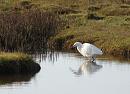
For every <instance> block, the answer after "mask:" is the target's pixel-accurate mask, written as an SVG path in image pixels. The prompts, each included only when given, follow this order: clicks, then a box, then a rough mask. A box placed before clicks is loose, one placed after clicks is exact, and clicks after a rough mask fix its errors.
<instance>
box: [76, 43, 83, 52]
mask: <svg viewBox="0 0 130 94" xmlns="http://www.w3.org/2000/svg"><path fill="white" fill-rule="evenodd" d="M81 48H82V44H81V45H78V46H77V50H78V51H79V52H81Z"/></svg>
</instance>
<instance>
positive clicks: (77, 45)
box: [73, 42, 82, 47]
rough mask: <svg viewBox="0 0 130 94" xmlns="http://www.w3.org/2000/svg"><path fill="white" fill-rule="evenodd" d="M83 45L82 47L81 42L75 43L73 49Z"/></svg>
mask: <svg viewBox="0 0 130 94" xmlns="http://www.w3.org/2000/svg"><path fill="white" fill-rule="evenodd" d="M81 45H82V43H81V42H75V43H74V45H73V47H79V46H81Z"/></svg>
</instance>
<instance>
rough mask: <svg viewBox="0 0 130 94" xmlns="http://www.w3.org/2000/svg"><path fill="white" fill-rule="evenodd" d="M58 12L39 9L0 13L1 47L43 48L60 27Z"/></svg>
mask: <svg viewBox="0 0 130 94" xmlns="http://www.w3.org/2000/svg"><path fill="white" fill-rule="evenodd" d="M60 22H61V21H60V19H59V17H58V16H57V15H56V14H52V13H50V12H43V11H41V10H39V9H35V10H29V11H24V12H15V11H13V12H12V11H11V12H6V13H5V12H4V13H1V14H0V49H1V50H4V51H14V50H15V51H29V50H36V49H42V48H43V47H44V46H45V45H46V42H47V39H48V38H49V37H50V36H51V35H54V34H55V33H56V32H57V31H58V29H59V27H60V26H59V25H60V24H59V23H60Z"/></svg>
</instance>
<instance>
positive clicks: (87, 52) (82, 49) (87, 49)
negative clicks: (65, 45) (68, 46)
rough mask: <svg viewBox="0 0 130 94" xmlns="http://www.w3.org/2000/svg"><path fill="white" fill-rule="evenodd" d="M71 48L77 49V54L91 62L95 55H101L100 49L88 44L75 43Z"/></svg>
mask: <svg viewBox="0 0 130 94" xmlns="http://www.w3.org/2000/svg"><path fill="white" fill-rule="evenodd" d="M73 47H77V50H78V51H79V53H80V54H82V55H83V56H84V57H87V58H89V59H90V60H92V62H94V61H95V59H96V56H97V55H102V54H103V52H102V51H101V49H99V48H97V47H96V46H94V45H92V44H90V43H83V44H82V43H81V42H75V43H74V45H73Z"/></svg>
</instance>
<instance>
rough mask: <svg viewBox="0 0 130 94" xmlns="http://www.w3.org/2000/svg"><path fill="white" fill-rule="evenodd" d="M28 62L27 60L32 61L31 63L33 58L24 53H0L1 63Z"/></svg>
mask: <svg viewBox="0 0 130 94" xmlns="http://www.w3.org/2000/svg"><path fill="white" fill-rule="evenodd" d="M22 60H23V61H26V60H30V61H31V57H30V56H28V55H27V54H24V53H20V52H13V53H11V52H0V61H1V62H3V61H7V62H8V61H22Z"/></svg>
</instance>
